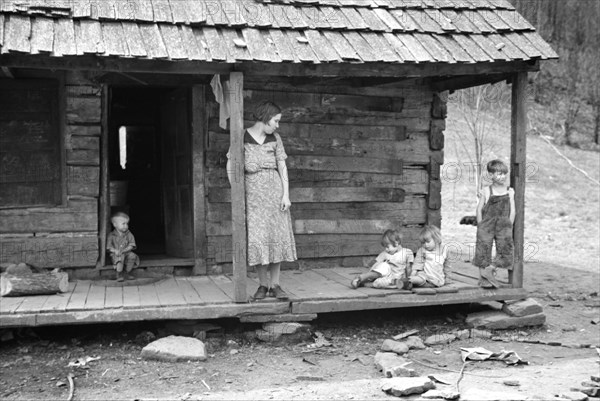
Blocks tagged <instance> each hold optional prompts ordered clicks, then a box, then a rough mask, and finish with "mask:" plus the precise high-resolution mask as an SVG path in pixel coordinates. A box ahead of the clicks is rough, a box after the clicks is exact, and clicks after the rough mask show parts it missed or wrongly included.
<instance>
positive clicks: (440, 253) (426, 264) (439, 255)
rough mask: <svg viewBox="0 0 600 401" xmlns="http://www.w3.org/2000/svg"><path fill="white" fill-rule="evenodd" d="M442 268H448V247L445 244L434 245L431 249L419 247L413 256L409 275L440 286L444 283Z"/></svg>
mask: <svg viewBox="0 0 600 401" xmlns="http://www.w3.org/2000/svg"><path fill="white" fill-rule="evenodd" d="M444 268H446V269H448V268H449V260H448V249H447V248H446V247H445V246H441V245H440V246H436V247H435V249H434V250H433V251H428V250H426V249H425V248H423V247H421V248H419V250H418V251H417V255H416V256H415V262H414V264H413V268H412V274H411V275H412V276H417V277H420V278H422V279H423V280H425V281H427V282H428V283H431V284H432V285H434V286H435V287H441V286H443V285H444V284H445V283H446V275H445V274H444Z"/></svg>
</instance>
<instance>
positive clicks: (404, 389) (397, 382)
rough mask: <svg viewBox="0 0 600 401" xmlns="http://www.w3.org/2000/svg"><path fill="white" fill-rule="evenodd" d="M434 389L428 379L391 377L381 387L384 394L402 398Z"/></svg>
mask: <svg viewBox="0 0 600 401" xmlns="http://www.w3.org/2000/svg"><path fill="white" fill-rule="evenodd" d="M434 388H435V384H434V383H433V382H432V381H431V380H430V379H429V378H428V377H393V378H391V379H386V380H385V382H384V384H383V385H382V386H381V390H383V391H384V392H385V393H386V394H391V395H393V396H396V397H403V396H406V395H411V394H423V393H424V392H426V391H427V390H432V389H434Z"/></svg>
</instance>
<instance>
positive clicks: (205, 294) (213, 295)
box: [188, 276, 233, 304]
mask: <svg viewBox="0 0 600 401" xmlns="http://www.w3.org/2000/svg"><path fill="white" fill-rule="evenodd" d="M188 282H189V283H190V284H191V285H192V286H193V287H194V289H195V290H196V292H197V293H198V295H200V298H202V300H203V301H205V302H206V303H211V304H223V303H230V302H233V300H232V299H231V297H230V296H229V295H227V294H225V293H224V292H223V291H221V289H220V288H218V287H216V286H215V284H214V283H213V281H212V280H211V279H210V278H209V276H202V277H188Z"/></svg>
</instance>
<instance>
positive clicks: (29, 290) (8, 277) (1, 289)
mask: <svg viewBox="0 0 600 401" xmlns="http://www.w3.org/2000/svg"><path fill="white" fill-rule="evenodd" d="M68 290H69V275H68V274H67V273H65V272H52V273H31V274H22V275H12V274H2V275H0V296H3V297H19V296H23V295H51V294H56V293H58V292H67V291H68Z"/></svg>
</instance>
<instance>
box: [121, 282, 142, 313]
mask: <svg viewBox="0 0 600 401" xmlns="http://www.w3.org/2000/svg"><path fill="white" fill-rule="evenodd" d="M139 307H140V292H139V289H138V286H137V285H126V286H124V287H123V308H125V309H132V308H139Z"/></svg>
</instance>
